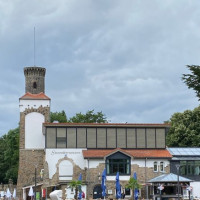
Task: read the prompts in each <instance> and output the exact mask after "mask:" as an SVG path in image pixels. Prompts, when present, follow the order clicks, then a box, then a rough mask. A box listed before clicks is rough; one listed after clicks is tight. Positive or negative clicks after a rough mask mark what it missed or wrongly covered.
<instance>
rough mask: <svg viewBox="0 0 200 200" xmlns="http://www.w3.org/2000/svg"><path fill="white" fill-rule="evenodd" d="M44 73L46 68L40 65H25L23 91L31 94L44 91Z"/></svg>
mask: <svg viewBox="0 0 200 200" xmlns="http://www.w3.org/2000/svg"><path fill="white" fill-rule="evenodd" d="M45 73H46V69H45V68H42V67H25V68H24V75H25V82H26V84H25V86H26V87H25V92H26V93H27V92H29V93H31V94H39V93H40V92H43V93H45Z"/></svg>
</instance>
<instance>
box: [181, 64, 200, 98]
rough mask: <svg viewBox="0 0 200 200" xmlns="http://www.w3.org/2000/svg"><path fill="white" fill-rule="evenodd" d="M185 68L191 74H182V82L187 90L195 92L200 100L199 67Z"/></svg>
mask: <svg viewBox="0 0 200 200" xmlns="http://www.w3.org/2000/svg"><path fill="white" fill-rule="evenodd" d="M187 68H189V70H190V71H191V74H183V76H182V80H183V82H184V83H185V84H186V85H187V86H188V88H189V89H190V88H192V89H193V90H195V93H196V96H197V97H198V99H199V100H200V66H198V65H187Z"/></svg>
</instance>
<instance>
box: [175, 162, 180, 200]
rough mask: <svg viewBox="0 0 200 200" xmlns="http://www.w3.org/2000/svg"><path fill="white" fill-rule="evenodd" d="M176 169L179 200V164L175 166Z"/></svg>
mask: <svg viewBox="0 0 200 200" xmlns="http://www.w3.org/2000/svg"><path fill="white" fill-rule="evenodd" d="M176 169H177V172H178V182H177V184H178V200H179V199H180V197H179V194H180V190H179V173H180V164H176Z"/></svg>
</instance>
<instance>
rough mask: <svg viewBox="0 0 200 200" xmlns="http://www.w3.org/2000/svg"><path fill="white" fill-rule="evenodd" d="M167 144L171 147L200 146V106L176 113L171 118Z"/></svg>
mask: <svg viewBox="0 0 200 200" xmlns="http://www.w3.org/2000/svg"><path fill="white" fill-rule="evenodd" d="M170 125H171V127H170V130H169V132H168V134H167V138H166V140H167V145H168V146H171V147H200V134H199V133H200V106H199V107H197V108H195V109H194V110H186V111H184V112H183V113H174V114H173V115H172V117H171V119H170Z"/></svg>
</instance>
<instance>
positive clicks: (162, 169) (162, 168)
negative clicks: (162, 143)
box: [160, 162, 164, 172]
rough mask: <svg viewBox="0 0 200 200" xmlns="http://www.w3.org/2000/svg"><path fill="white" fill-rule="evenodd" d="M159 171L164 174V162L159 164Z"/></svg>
mask: <svg viewBox="0 0 200 200" xmlns="http://www.w3.org/2000/svg"><path fill="white" fill-rule="evenodd" d="M160 171H161V172H164V162H160Z"/></svg>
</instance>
